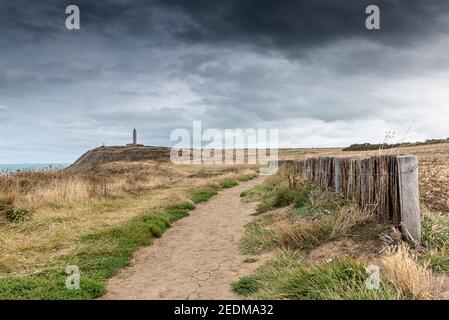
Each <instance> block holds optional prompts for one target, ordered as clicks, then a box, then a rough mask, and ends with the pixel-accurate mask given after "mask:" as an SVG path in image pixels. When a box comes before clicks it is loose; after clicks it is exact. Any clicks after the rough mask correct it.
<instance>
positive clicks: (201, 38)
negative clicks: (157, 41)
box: [158, 0, 449, 54]
mask: <svg viewBox="0 0 449 320" xmlns="http://www.w3.org/2000/svg"><path fill="white" fill-rule="evenodd" d="M158 3H159V5H160V6H163V7H165V8H171V9H176V10H178V11H181V12H182V13H184V14H185V15H186V16H187V17H188V19H185V20H184V21H185V22H184V23H185V24H184V26H183V28H181V30H176V31H175V32H173V33H174V34H175V35H176V36H177V37H179V38H180V39H182V40H184V41H187V42H193V43H209V44H212V45H217V44H219V43H223V42H225V43H237V44H242V45H255V46H258V47H261V48H264V49H273V50H283V51H286V52H288V53H292V54H295V53H297V52H301V51H303V50H305V49H307V48H309V47H319V46H323V45H326V44H329V43H332V42H335V41H338V40H343V39H351V38H367V39H370V40H371V41H378V42H381V43H383V44H387V45H391V46H401V45H407V44H410V43H412V42H414V41H415V40H416V39H417V38H422V37H423V36H425V35H427V34H430V33H435V32H440V33H441V32H444V33H446V32H447V29H446V27H447V20H446V19H444V17H445V16H446V15H447V13H448V9H449V2H448V1H445V0H433V1H420V0H409V1H392V0H377V1H372V0H369V1H368V0H362V1H361V0H315V1H269V0H248V1H239V0H223V1H220V2H216V1H209V0H199V1H183V0H160V1H158ZM371 4H375V5H378V6H379V7H380V10H381V30H380V31H376V32H368V31H367V30H366V28H365V19H366V14H365V8H366V7H367V6H368V5H371Z"/></svg>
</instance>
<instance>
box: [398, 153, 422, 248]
mask: <svg viewBox="0 0 449 320" xmlns="http://www.w3.org/2000/svg"><path fill="white" fill-rule="evenodd" d="M397 161H398V174H399V179H398V180H399V203H400V210H401V227H402V232H403V233H404V235H405V237H406V238H408V240H411V241H415V242H416V241H417V242H418V243H419V242H421V219H420V212H419V181H418V158H417V157H416V156H413V155H403V156H398V157H397ZM410 238H412V239H410Z"/></svg>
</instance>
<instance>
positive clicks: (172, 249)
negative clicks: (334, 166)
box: [102, 178, 263, 299]
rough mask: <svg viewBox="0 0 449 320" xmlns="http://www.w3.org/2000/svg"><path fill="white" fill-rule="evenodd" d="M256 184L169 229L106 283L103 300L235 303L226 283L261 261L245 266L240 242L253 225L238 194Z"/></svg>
mask: <svg viewBox="0 0 449 320" xmlns="http://www.w3.org/2000/svg"><path fill="white" fill-rule="evenodd" d="M262 180H263V179H262V178H256V179H254V180H250V181H247V182H241V183H240V184H239V185H238V186H236V187H233V188H230V189H225V190H223V191H220V192H219V194H218V195H216V196H214V197H212V198H211V199H210V200H209V201H207V202H205V203H201V204H198V205H197V207H196V209H195V210H193V211H192V212H191V214H190V216H188V217H185V218H183V219H181V220H179V221H177V222H175V223H174V224H173V226H172V227H171V228H170V229H168V230H167V231H166V232H165V233H164V235H163V236H162V237H161V238H159V239H155V241H154V243H153V244H152V245H150V246H148V247H145V248H142V249H139V250H138V251H137V252H136V254H135V256H134V260H133V263H132V264H131V266H129V267H127V268H125V269H123V270H122V271H121V272H120V273H119V274H118V275H117V276H115V277H114V278H112V279H111V280H110V281H109V283H108V288H107V289H108V291H107V294H106V295H105V296H103V297H102V299H238V298H239V296H238V295H237V294H235V293H234V292H232V290H231V283H232V282H234V281H236V280H238V279H239V278H240V277H241V276H244V275H248V274H249V273H251V271H253V270H254V269H255V268H257V267H258V266H259V265H260V263H261V261H258V262H256V263H244V262H243V260H244V259H245V256H243V255H242V254H241V252H240V250H239V241H240V238H241V236H242V235H243V232H244V226H245V224H247V223H248V222H250V221H251V220H252V217H251V214H252V213H254V208H255V204H247V203H243V202H241V201H240V193H241V192H242V191H245V190H247V189H249V188H251V187H252V186H255V185H256V184H259V183H261V182H262Z"/></svg>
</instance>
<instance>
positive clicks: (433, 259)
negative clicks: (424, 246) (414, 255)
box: [418, 249, 449, 272]
mask: <svg viewBox="0 0 449 320" xmlns="http://www.w3.org/2000/svg"><path fill="white" fill-rule="evenodd" d="M418 261H419V262H421V264H423V265H426V266H428V267H429V268H431V269H432V270H433V271H436V272H445V271H449V253H448V249H443V250H430V251H428V252H426V253H425V254H423V255H421V256H419V258H418Z"/></svg>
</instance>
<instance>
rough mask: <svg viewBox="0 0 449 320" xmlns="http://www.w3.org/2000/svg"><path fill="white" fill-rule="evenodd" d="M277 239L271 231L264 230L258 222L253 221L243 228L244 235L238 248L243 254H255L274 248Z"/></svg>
mask: <svg viewBox="0 0 449 320" xmlns="http://www.w3.org/2000/svg"><path fill="white" fill-rule="evenodd" d="M277 243H278V238H277V235H276V233H275V232H274V231H273V230H270V229H267V228H264V226H263V223H261V222H260V221H257V220H256V221H253V222H251V223H249V224H247V225H246V226H245V233H244V235H243V237H242V238H241V239H240V248H241V250H242V252H243V253H244V254H256V253H261V252H264V251H269V250H270V249H273V248H274V247H276V245H277Z"/></svg>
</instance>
